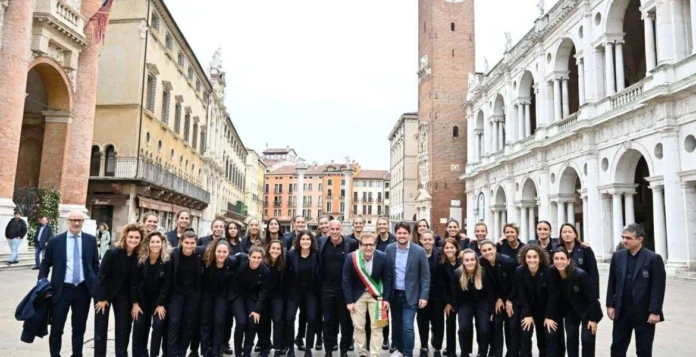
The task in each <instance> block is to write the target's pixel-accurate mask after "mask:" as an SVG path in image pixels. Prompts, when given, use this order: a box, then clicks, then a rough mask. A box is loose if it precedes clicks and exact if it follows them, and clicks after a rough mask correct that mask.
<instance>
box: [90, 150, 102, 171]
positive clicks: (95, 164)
mask: <svg viewBox="0 0 696 357" xmlns="http://www.w3.org/2000/svg"><path fill="white" fill-rule="evenodd" d="M99 166H101V155H100V153H99V146H96V145H94V146H92V156H91V158H90V162H89V175H90V176H99Z"/></svg>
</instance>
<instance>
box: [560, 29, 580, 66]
mask: <svg viewBox="0 0 696 357" xmlns="http://www.w3.org/2000/svg"><path fill="white" fill-rule="evenodd" d="M577 43H578V42H577V41H575V39H573V37H572V36H571V35H570V34H567V35H566V36H565V37H563V39H562V40H561V42H560V43H559V44H558V47H557V48H556V54H555V56H554V65H553V70H554V71H560V72H567V71H568V70H569V68H568V63H569V60H571V59H572V60H574V58H572V57H571V53H573V54H574V52H577V49H578V48H582V45H580V46H578V45H577Z"/></svg>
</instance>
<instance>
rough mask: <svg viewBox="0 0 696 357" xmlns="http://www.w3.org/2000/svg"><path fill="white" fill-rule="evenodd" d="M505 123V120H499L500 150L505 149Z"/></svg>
mask: <svg viewBox="0 0 696 357" xmlns="http://www.w3.org/2000/svg"><path fill="white" fill-rule="evenodd" d="M504 132H505V122H504V121H503V119H502V118H501V119H498V150H503V149H504V148H505V135H503V133H504Z"/></svg>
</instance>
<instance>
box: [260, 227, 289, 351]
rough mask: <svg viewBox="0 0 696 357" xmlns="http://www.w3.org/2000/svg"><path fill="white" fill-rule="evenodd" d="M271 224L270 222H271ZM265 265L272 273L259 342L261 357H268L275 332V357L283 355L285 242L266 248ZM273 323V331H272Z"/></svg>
mask: <svg viewBox="0 0 696 357" xmlns="http://www.w3.org/2000/svg"><path fill="white" fill-rule="evenodd" d="M269 223H270V222H269ZM264 265H265V267H266V268H268V270H269V271H270V275H269V279H268V281H269V283H268V298H267V299H266V301H265V304H264V306H263V308H262V311H263V314H262V316H261V325H260V326H259V342H260V343H261V353H260V354H259V357H267V356H268V353H269V351H270V349H271V331H273V349H274V350H275V356H276V357H279V356H281V355H283V354H284V353H283V349H284V343H283V320H284V318H285V316H284V314H283V311H284V309H285V294H284V291H283V290H284V289H283V273H284V272H285V256H284V255H283V242H282V241H280V240H278V239H275V240H271V241H270V243H269V244H268V245H267V246H266V253H265V255H264ZM271 322H273V329H272V330H271Z"/></svg>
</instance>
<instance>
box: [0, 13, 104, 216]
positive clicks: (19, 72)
mask: <svg viewBox="0 0 696 357" xmlns="http://www.w3.org/2000/svg"><path fill="white" fill-rule="evenodd" d="M35 4H36V1H35V0H25V1H12V2H10V3H9V6H8V7H7V9H5V14H4V25H2V24H0V26H3V29H2V31H3V33H4V34H5V35H4V36H3V39H4V41H3V44H2V49H0V63H2V67H3V72H4V74H3V75H2V76H0V103H2V110H0V122H2V125H0V162H2V167H3V169H2V170H0V215H7V216H12V214H13V213H12V211H13V209H14V207H15V204H14V202H13V201H12V197H13V195H14V183H15V175H16V168H17V160H18V156H19V139H20V137H21V135H22V120H23V117H24V98H25V97H26V94H25V93H26V87H27V75H28V73H29V62H30V61H31V57H30V49H31V30H32V24H33V15H34V6H35ZM0 6H3V5H0ZM91 144H92V141H91V140H90V145H91ZM87 151H90V150H89V149H88V150H87Z"/></svg>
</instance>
